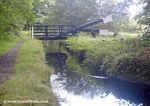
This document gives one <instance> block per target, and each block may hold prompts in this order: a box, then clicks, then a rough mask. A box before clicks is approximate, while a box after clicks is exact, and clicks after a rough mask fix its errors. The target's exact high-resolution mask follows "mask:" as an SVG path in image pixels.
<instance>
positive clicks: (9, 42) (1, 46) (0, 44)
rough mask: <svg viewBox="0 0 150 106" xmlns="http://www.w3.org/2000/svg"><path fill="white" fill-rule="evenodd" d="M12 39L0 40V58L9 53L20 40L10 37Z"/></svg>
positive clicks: (16, 37)
mask: <svg viewBox="0 0 150 106" xmlns="http://www.w3.org/2000/svg"><path fill="white" fill-rule="evenodd" d="M11 38H12V39H0V57H1V56H3V55H4V54H6V53H7V52H9V51H10V50H11V49H12V48H13V47H15V45H16V44H17V42H18V41H19V40H20V39H21V38H20V37H18V36H12V37H11Z"/></svg>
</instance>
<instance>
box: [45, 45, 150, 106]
mask: <svg viewBox="0 0 150 106" xmlns="http://www.w3.org/2000/svg"><path fill="white" fill-rule="evenodd" d="M50 45H51V46H56V47H57V49H54V51H50V52H49V50H47V55H46V59H47V61H48V64H49V65H50V66H51V67H54V69H55V72H54V74H53V75H51V77H50V81H51V85H52V88H53V91H54V93H55V94H56V95H57V97H58V99H59V103H60V105H61V106H149V104H150V95H149V94H150V92H149V91H150V87H147V86H144V85H140V84H134V83H129V82H125V81H119V80H116V79H107V78H102V77H99V76H94V77H93V76H92V75H90V73H86V72H85V70H83V69H84V68H82V67H81V66H80V64H78V61H76V60H73V61H74V62H73V63H74V65H76V67H75V69H76V70H75V71H73V70H74V68H73V69H71V68H70V66H69V65H70V64H68V61H69V58H71V59H74V58H72V57H70V55H69V53H67V52H66V51H65V49H64V48H62V47H63V46H62V47H61V46H60V44H59V43H56V42H54V43H50V44H49V46H50ZM61 45H63V44H61ZM49 46H48V48H51V47H49ZM51 50H52V49H51ZM78 70H79V71H78ZM85 73H86V74H85Z"/></svg>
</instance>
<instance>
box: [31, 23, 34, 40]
mask: <svg viewBox="0 0 150 106" xmlns="http://www.w3.org/2000/svg"><path fill="white" fill-rule="evenodd" d="M31 38H32V39H33V38H34V27H33V26H32V27H31Z"/></svg>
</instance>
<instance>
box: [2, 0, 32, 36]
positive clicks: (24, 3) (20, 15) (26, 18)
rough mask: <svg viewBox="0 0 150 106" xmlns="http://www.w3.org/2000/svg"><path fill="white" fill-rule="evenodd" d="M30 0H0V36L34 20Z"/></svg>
mask: <svg viewBox="0 0 150 106" xmlns="http://www.w3.org/2000/svg"><path fill="white" fill-rule="evenodd" d="M32 8H33V1H32V0H0V36H3V35H5V34H6V32H10V31H15V30H18V29H20V28H22V27H23V26H24V25H26V24H30V23H32V22H33V21H34V14H33V11H32Z"/></svg>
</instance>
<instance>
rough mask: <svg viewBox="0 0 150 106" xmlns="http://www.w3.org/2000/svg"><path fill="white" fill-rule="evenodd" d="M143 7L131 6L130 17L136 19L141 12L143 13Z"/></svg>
mask: <svg viewBox="0 0 150 106" xmlns="http://www.w3.org/2000/svg"><path fill="white" fill-rule="evenodd" d="M142 8H143V5H141V4H139V5H136V4H134V5H130V7H129V12H130V17H131V18H133V17H135V16H136V15H137V14H138V13H139V12H141V11H142Z"/></svg>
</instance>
